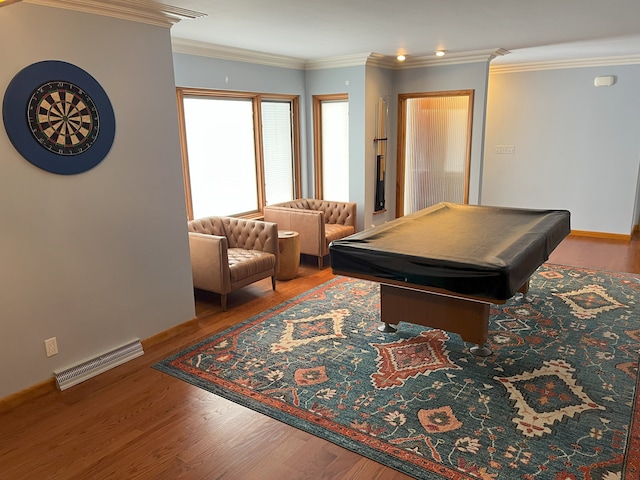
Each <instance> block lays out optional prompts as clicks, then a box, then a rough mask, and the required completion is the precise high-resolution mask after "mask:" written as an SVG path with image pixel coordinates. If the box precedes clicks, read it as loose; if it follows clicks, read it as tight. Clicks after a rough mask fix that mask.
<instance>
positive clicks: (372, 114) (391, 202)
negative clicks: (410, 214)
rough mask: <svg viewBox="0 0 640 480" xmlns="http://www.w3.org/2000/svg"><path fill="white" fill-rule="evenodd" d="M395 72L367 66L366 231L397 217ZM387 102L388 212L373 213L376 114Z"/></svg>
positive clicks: (365, 139) (386, 190) (386, 182)
mask: <svg viewBox="0 0 640 480" xmlns="http://www.w3.org/2000/svg"><path fill="white" fill-rule="evenodd" d="M394 78H395V71H394V70H391V69H388V68H381V67H378V66H367V78H366V99H367V100H366V102H367V105H366V110H367V115H366V121H367V124H366V134H365V137H364V139H363V142H364V145H365V165H366V167H365V205H364V218H363V223H364V226H365V228H369V227H371V226H373V225H381V224H383V223H385V222H387V221H389V220H393V219H394V218H395V217H396V165H397V163H396V162H397V160H396V138H397V135H396V132H397V131H398V122H397V117H398V108H397V107H398V96H397V95H394ZM381 97H382V98H384V99H385V100H386V102H387V110H388V112H387V138H388V140H387V155H386V159H385V163H386V175H385V209H386V211H382V212H377V213H375V214H374V213H373V211H374V207H375V197H376V191H375V186H376V180H377V179H376V172H377V170H376V167H377V162H376V153H377V152H376V144H375V142H374V141H373V139H374V138H375V137H376V133H377V132H376V112H377V109H378V99H379V98H381Z"/></svg>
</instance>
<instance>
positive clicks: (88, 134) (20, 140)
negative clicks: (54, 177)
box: [2, 60, 116, 175]
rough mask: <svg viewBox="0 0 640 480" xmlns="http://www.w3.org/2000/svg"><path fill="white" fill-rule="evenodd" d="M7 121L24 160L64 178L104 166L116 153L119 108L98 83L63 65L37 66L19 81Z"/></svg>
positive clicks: (12, 86) (8, 101)
mask: <svg viewBox="0 0 640 480" xmlns="http://www.w3.org/2000/svg"><path fill="white" fill-rule="evenodd" d="M2 118H3V120H4V128H5V130H6V131H7V135H8V136H9V139H10V140H11V143H13V146H14V147H16V150H18V152H20V154H21V155H22V156H23V157H24V158H26V159H27V160H28V161H29V162H31V163H32V164H33V165H35V166H36V167H39V168H42V169H43V170H47V171H49V172H52V173H57V174H60V175H73V174H76V173H81V172H85V171H87V170H89V169H91V168H93V167H95V166H96V165H98V164H99V163H100V162H101V161H102V160H103V159H104V158H105V157H106V155H107V154H108V153H109V150H110V149H111V146H112V144H113V139H114V136H115V128H116V124H115V116H114V113H113V107H112V106H111V102H110V101H109V97H108V96H107V94H106V92H105V91H104V89H103V88H102V86H101V85H100V84H99V83H98V82H97V80H96V79H95V78H93V77H92V76H91V75H90V74H89V73H88V72H86V71H85V70H83V69H81V68H80V67H77V66H75V65H72V64H70V63H67V62H61V61H58V60H45V61H42V62H38V63H34V64H32V65H29V66H27V67H25V68H23V69H22V70H21V71H19V72H18V73H17V74H16V76H15V77H13V80H11V82H10V83H9V86H8V87H7V90H6V92H5V94H4V100H3V103H2Z"/></svg>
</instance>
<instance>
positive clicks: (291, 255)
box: [276, 230, 300, 280]
mask: <svg viewBox="0 0 640 480" xmlns="http://www.w3.org/2000/svg"><path fill="white" fill-rule="evenodd" d="M278 249H279V251H280V260H279V262H280V263H279V265H278V274H277V275H276V278H277V279H278V280H291V279H292V278H294V277H295V276H296V275H298V267H299V266H300V236H299V235H298V232H294V231H291V230H282V231H278Z"/></svg>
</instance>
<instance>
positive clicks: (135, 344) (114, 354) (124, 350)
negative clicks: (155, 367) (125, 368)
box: [53, 339, 144, 390]
mask: <svg viewBox="0 0 640 480" xmlns="http://www.w3.org/2000/svg"><path fill="white" fill-rule="evenodd" d="M143 354H144V351H143V349H142V344H141V343H140V340H139V339H136V340H134V341H132V342H130V343H127V344H126V345H123V346H121V347H118V348H116V349H115V350H111V351H110V352H107V353H103V354H102V355H99V356H97V357H95V358H92V359H90V360H87V361H85V362H82V363H79V364H77V365H75V366H73V367H71V368H67V369H65V370H56V371H54V372H53V374H54V375H55V378H56V383H57V384H58V388H59V389H60V390H66V389H67V388H69V387H73V386H74V385H77V384H78V383H80V382H84V381H85V380H88V379H89V378H92V377H95V376H96V375H99V374H101V373H102V372H106V371H107V370H109V369H111V368H114V367H117V366H118V365H122V364H123V363H125V362H128V361H129V360H133V359H134V358H136V357H139V356H140V355H143Z"/></svg>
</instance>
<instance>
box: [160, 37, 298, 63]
mask: <svg viewBox="0 0 640 480" xmlns="http://www.w3.org/2000/svg"><path fill="white" fill-rule="evenodd" d="M171 46H172V48H173V52H174V53H184V54H187V55H197V56H199V57H211V58H219V59H222V60H233V61H235V62H245V63H257V64H260V65H269V66H271V67H282V68H294V69H299V70H301V69H304V68H305V65H306V62H305V60H303V59H300V58H294V57H286V56H284V55H273V54H270V53H262V52H257V51H255V50H245V49H242V48H235V47H227V46H224V45H215V44H212V43H206V42H199V41H196V40H188V39H186V38H176V37H171Z"/></svg>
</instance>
